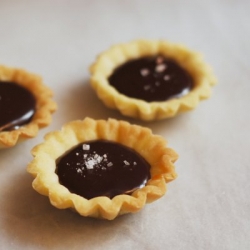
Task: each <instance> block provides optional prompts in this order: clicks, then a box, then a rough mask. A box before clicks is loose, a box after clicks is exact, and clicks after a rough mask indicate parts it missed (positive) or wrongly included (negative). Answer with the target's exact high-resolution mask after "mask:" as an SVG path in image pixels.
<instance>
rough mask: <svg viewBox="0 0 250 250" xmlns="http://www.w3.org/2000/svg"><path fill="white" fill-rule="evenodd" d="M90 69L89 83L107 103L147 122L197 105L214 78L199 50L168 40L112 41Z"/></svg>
mask: <svg viewBox="0 0 250 250" xmlns="http://www.w3.org/2000/svg"><path fill="white" fill-rule="evenodd" d="M90 72H91V85H92V87H93V88H94V90H95V91H96V92H97V95H98V97H99V98H100V99H101V100H102V101H103V102H104V104H106V106H108V107H110V108H114V109H118V110H119V111H120V112H121V113H122V114H123V115H126V116H130V117H134V118H139V119H142V120H146V121H150V120H158V119H164V118H168V117H173V116H175V115H176V114H178V113H181V112H184V111H188V110H192V109H194V108H195V107H196V106H197V105H198V103H199V101H200V100H202V99H206V98H208V97H209V96H210V94H211V87H212V86H213V85H214V84H215V83H216V79H215V76H214V75H213V73H212V70H211V68H210V66H208V65H207V64H206V63H205V62H204V60H203V58H202V56H201V54H199V53H197V52H194V51H191V50H189V49H188V48H186V47H185V46H183V45H179V44H173V43H169V42H167V41H149V40H137V41H133V42H130V43H127V44H118V45H115V46H112V47H111V48H110V49H108V50H107V51H105V52H103V53H101V54H100V55H99V56H98V57H97V60H96V62H95V63H94V64H93V65H92V66H91V67H90Z"/></svg>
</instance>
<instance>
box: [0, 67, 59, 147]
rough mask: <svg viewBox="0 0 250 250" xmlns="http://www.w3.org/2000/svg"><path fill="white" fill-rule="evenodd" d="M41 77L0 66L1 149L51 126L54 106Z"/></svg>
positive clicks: (48, 90) (49, 92) (49, 91)
mask: <svg viewBox="0 0 250 250" xmlns="http://www.w3.org/2000/svg"><path fill="white" fill-rule="evenodd" d="M51 98H52V92H51V90H50V89H49V88H48V87H47V86H45V85H44V84H43V81H42V79H41V77H40V76H37V75H35V74H33V73H29V72H27V71H25V70H22V69H16V68H10V67H6V66H1V65H0V149H2V148H9V147H13V146H15V145H16V144H17V143H19V142H21V141H23V140H26V139H29V138H33V137H35V136H36V135H37V133H38V131H39V129H40V128H43V127H45V126H47V125H49V123H50V122H51V114H52V113H53V112H54V111H55V110H56V107H57V106H56V103H55V102H54V101H53V100H52V99H51Z"/></svg>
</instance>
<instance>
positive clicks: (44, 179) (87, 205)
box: [27, 118, 178, 220]
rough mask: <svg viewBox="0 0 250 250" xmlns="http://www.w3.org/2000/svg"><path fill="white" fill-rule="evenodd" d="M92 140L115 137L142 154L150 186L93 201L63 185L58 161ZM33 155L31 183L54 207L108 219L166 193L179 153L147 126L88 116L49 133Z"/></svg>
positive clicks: (173, 175)
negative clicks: (58, 170) (59, 178)
mask: <svg viewBox="0 0 250 250" xmlns="http://www.w3.org/2000/svg"><path fill="white" fill-rule="evenodd" d="M82 131H84V132H82ZM111 131H112V133H111ZM138 138H140V140H138ZM93 139H107V140H112V141H115V142H118V143H121V144H123V145H126V146H128V147H131V148H133V149H135V150H136V151H137V152H138V153H139V154H141V155H142V156H143V157H144V158H145V159H146V160H147V161H148V162H149V163H150V165H151V179H150V180H149V181H148V183H147V185H146V186H145V187H144V188H141V189H138V190H136V191H135V192H133V194H132V195H117V196H115V197H114V198H113V199H109V198H107V197H96V198H93V199H90V200H87V199H85V198H83V197H81V196H79V195H77V194H73V193H71V192H70V191H69V190H68V189H67V188H66V187H64V186H63V185H61V184H60V183H59V180H58V176H57V175H56V173H55V168H56V163H55V160H56V159H57V158H58V157H60V155H62V154H63V153H65V152H66V151H67V150H68V149H70V148H71V147H73V146H75V145H77V144H79V143H82V142H84V141H88V140H93ZM145 145H146V146H147V148H145ZM148 147H149V148H148ZM150 150H154V156H152V154H148V153H149V152H150ZM32 155H33V156H34V159H33V161H32V162H31V163H30V164H29V165H28V167H27V171H28V172H29V173H30V174H32V175H33V176H34V178H35V179H34V181H33V183H32V186H33V188H34V189H35V190H36V191H38V192H39V193H40V194H42V195H46V196H48V197H49V200H50V202H51V204H52V205H53V206H55V207H57V208H59V209H65V208H71V209H74V210H75V211H76V212H78V213H79V214H80V215H82V216H90V217H96V218H104V219H108V220H112V219H114V218H116V217H117V216H118V215H121V214H124V213H130V212H131V213H133V212H137V211H139V210H140V209H142V207H143V206H144V205H145V204H146V203H149V202H152V201H154V200H156V199H159V198H160V197H162V196H163V195H164V194H165V192H166V183H167V182H169V181H172V180H173V179H175V178H176V176H177V175H176V173H175V167H174V165H173V163H174V162H175V160H176V159H177V158H178V156H177V154H176V153H175V151H174V150H172V149H170V148H167V147H166V141H165V140H164V139H163V138H162V137H160V136H157V135H153V134H152V132H151V130H150V129H148V128H144V127H140V126H138V125H131V124H129V123H128V122H125V121H117V120H114V119H108V120H107V121H105V120H93V119H91V118H85V119H84V120H76V121H72V122H70V123H67V124H66V125H64V126H63V127H62V129H61V130H60V131H54V132H50V133H48V134H47V135H46V136H45V141H44V142H43V143H41V144H39V145H37V146H35V147H34V148H33V149H32ZM150 155H151V156H150Z"/></svg>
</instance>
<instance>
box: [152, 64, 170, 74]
mask: <svg viewBox="0 0 250 250" xmlns="http://www.w3.org/2000/svg"><path fill="white" fill-rule="evenodd" d="M166 68H167V65H165V64H158V65H156V66H155V71H156V72H157V73H161V72H163V71H164V70H165V69H166Z"/></svg>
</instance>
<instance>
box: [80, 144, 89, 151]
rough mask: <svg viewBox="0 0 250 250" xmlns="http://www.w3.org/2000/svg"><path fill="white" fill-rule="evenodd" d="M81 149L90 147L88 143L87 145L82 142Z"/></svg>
mask: <svg viewBox="0 0 250 250" xmlns="http://www.w3.org/2000/svg"><path fill="white" fill-rule="evenodd" d="M82 149H83V150H89V149H90V145H88V144H83V145H82Z"/></svg>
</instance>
